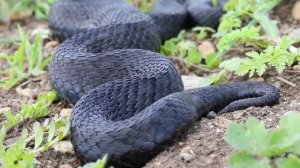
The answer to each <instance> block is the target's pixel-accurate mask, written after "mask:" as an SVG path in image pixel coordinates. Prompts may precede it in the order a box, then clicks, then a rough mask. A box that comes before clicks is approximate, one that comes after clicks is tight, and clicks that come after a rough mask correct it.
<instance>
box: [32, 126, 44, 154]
mask: <svg viewBox="0 0 300 168" xmlns="http://www.w3.org/2000/svg"><path fill="white" fill-rule="evenodd" d="M33 131H34V150H37V149H38V148H39V147H40V145H41V144H42V142H43V137H44V131H43V129H42V127H41V125H40V123H39V122H35V123H33Z"/></svg>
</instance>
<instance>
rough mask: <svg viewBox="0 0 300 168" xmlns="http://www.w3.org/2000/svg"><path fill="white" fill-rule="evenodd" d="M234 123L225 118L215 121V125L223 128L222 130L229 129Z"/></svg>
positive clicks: (218, 118)
mask: <svg viewBox="0 0 300 168" xmlns="http://www.w3.org/2000/svg"><path fill="white" fill-rule="evenodd" d="M230 123H232V121H230V120H228V119H226V118H224V117H221V116H219V117H217V118H216V119H215V121H214V124H215V125H216V126H219V127H222V128H228V126H229V124H230Z"/></svg>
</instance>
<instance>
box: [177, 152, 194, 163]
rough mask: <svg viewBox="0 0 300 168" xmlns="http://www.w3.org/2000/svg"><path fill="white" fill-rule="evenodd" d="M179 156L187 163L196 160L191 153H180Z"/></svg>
mask: <svg viewBox="0 0 300 168" xmlns="http://www.w3.org/2000/svg"><path fill="white" fill-rule="evenodd" d="M179 156H180V158H181V159H182V160H183V161H185V162H190V161H191V160H192V159H193V158H194V156H193V155H192V154H189V153H180V154H179Z"/></svg>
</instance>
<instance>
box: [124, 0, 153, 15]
mask: <svg viewBox="0 0 300 168" xmlns="http://www.w3.org/2000/svg"><path fill="white" fill-rule="evenodd" d="M127 1H128V2H130V3H132V4H134V5H135V6H138V7H139V9H140V10H141V11H143V12H148V11H150V10H151V8H152V6H153V4H154V3H155V2H156V0H127Z"/></svg>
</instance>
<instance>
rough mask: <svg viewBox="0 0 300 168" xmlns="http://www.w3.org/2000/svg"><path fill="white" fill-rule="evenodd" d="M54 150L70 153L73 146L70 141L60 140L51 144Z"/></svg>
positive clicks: (72, 152)
mask: <svg viewBox="0 0 300 168" xmlns="http://www.w3.org/2000/svg"><path fill="white" fill-rule="evenodd" d="M52 148H53V149H54V151H56V152H61V153H70V154H74V153H75V152H74V148H73V145H72V143H71V141H60V142H57V143H56V144H54V145H53V146H52Z"/></svg>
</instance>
